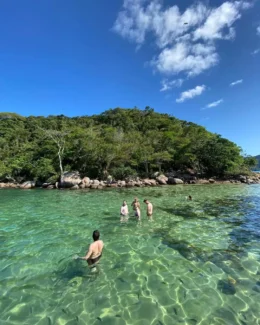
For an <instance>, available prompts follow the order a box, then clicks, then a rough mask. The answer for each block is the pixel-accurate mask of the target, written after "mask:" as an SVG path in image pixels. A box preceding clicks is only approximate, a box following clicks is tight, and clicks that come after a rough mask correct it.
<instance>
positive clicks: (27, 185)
mask: <svg viewBox="0 0 260 325" xmlns="http://www.w3.org/2000/svg"><path fill="white" fill-rule="evenodd" d="M34 187H35V182H33V181H28V182H24V183H23V184H21V185H20V188H22V189H30V188H34Z"/></svg>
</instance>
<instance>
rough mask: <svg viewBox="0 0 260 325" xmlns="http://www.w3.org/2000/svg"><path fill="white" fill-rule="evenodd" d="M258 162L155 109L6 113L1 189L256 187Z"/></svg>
mask: <svg viewBox="0 0 260 325" xmlns="http://www.w3.org/2000/svg"><path fill="white" fill-rule="evenodd" d="M256 164H257V162H256V159H255V158H253V157H251V156H245V155H243V152H242V149H241V148H240V147H239V146H237V145H236V144H235V143H233V142H231V141H229V140H228V139H225V138H222V137H221V136H220V135H218V134H214V133H211V132H209V131H207V130H206V129H205V128H204V127H202V126H200V125H197V124H194V123H191V122H187V121H183V120H179V119H177V118H175V117H173V116H170V115H168V114H160V113H157V112H155V111H154V110H153V109H152V108H150V107H146V108H145V109H144V110H140V109H138V108H133V109H122V108H115V109H110V110H107V111H105V112H103V113H101V114H99V115H93V116H79V117H66V116H64V115H59V116H48V117H44V116H28V117H23V116H20V115H18V114H15V113H0V187H8V188H10V187H19V188H32V187H35V186H36V187H39V186H40V187H47V188H48V187H49V188H63V187H64V188H75V189H76V188H88V187H89V188H103V187H132V186H156V185H165V184H183V183H189V184H198V183H199V184H203V183H204V184H206V183H215V182H222V183H223V182H226V183H227V182H229V183H230V182H232V183H241V182H242V183H248V184H250V183H259V177H258V174H255V173H252V172H251V169H252V168H253V167H254V166H256ZM72 171H76V172H72ZM86 175H87V177H84V176H86Z"/></svg>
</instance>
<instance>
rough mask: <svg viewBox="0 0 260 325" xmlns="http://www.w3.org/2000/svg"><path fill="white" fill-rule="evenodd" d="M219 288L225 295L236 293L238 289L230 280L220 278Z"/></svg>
mask: <svg viewBox="0 0 260 325" xmlns="http://www.w3.org/2000/svg"><path fill="white" fill-rule="evenodd" d="M218 290H219V291H220V292H222V293H224V294H225V295H234V294H235V293H236V289H235V286H234V284H232V283H231V282H230V281H228V280H219V281H218Z"/></svg>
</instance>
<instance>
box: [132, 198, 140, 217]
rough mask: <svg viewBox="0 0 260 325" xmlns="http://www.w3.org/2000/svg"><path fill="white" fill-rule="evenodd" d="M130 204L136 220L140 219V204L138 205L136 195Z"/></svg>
mask: <svg viewBox="0 0 260 325" xmlns="http://www.w3.org/2000/svg"><path fill="white" fill-rule="evenodd" d="M131 206H132V207H133V209H134V211H135V217H136V218H137V220H140V219H141V206H140V203H139V201H138V198H137V197H136V198H135V199H134V201H133V202H132V204H131Z"/></svg>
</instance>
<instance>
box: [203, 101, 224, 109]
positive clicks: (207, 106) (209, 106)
mask: <svg viewBox="0 0 260 325" xmlns="http://www.w3.org/2000/svg"><path fill="white" fill-rule="evenodd" d="M221 103H223V99H219V100H217V101H215V102H213V103H210V104H208V105H206V106H205V107H204V108H202V109H206V108H212V107H216V106H218V105H219V104H221Z"/></svg>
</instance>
